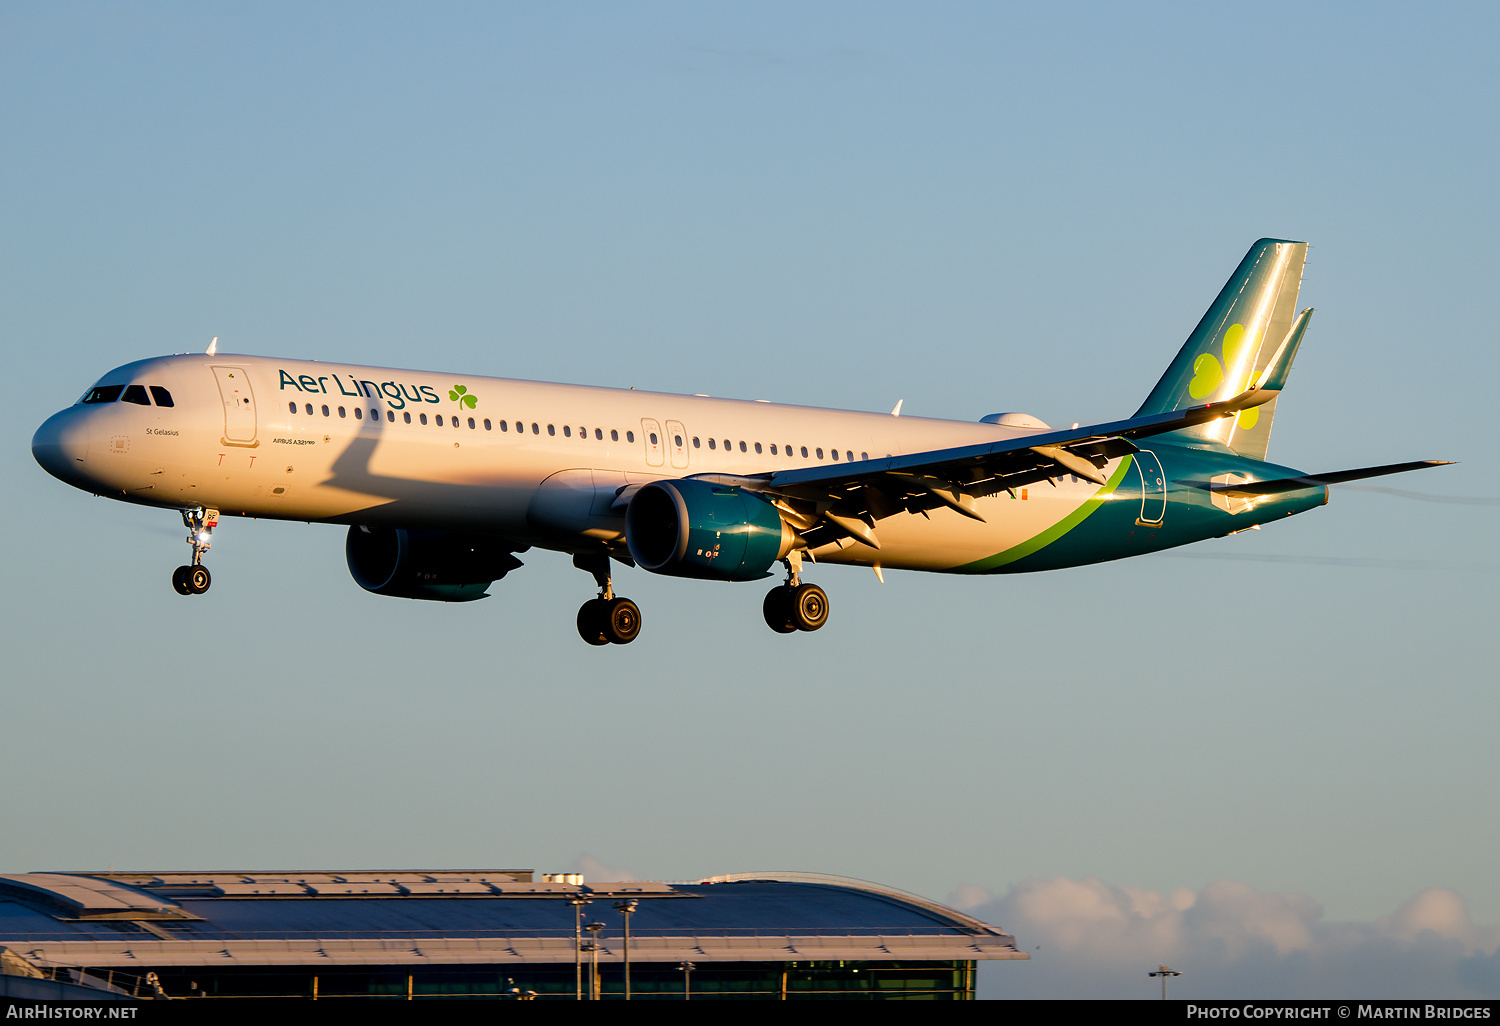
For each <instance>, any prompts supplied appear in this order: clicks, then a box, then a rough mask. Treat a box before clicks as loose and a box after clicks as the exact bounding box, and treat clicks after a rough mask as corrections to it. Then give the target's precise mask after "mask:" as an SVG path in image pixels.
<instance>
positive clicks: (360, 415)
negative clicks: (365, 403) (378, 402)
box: [354, 406, 365, 420]
mask: <svg viewBox="0 0 1500 1026" xmlns="http://www.w3.org/2000/svg"><path fill="white" fill-rule="evenodd" d="M354 419H355V420H364V419H365V411H364V410H361V409H360V408H359V407H358V406H356V407H355V408H354Z"/></svg>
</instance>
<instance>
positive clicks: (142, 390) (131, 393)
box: [120, 385, 151, 406]
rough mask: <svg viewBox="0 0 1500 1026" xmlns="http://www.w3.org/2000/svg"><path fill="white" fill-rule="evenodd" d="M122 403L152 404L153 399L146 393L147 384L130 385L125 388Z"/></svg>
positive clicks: (121, 397)
mask: <svg viewBox="0 0 1500 1026" xmlns="http://www.w3.org/2000/svg"><path fill="white" fill-rule="evenodd" d="M120 401H121V402H122V403H135V404H136V405H137V406H150V405H151V400H150V398H148V397H147V395H146V386H145V385H130V386H129V387H127V388H126V389H125V394H124V395H122V396H120Z"/></svg>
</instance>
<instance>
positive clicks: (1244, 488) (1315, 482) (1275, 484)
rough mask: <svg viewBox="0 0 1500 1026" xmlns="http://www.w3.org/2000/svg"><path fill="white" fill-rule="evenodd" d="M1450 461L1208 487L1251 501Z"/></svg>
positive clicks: (1430, 461)
mask: <svg viewBox="0 0 1500 1026" xmlns="http://www.w3.org/2000/svg"><path fill="white" fill-rule="evenodd" d="M1452 462H1453V461H1452V460H1418V461H1416V462H1415V463H1392V464H1391V465H1389V466H1386V467H1364V468H1362V469H1360V470H1337V471H1334V472H1333V473H1331V474H1307V475H1305V476H1303V477H1282V478H1277V479H1276V480H1274V481H1245V482H1242V483H1239V484H1211V485H1208V486H1207V488H1208V490H1209V491H1211V492H1217V493H1219V494H1221V495H1231V496H1234V497H1236V498H1247V499H1248V498H1253V497H1254V496H1257V495H1276V494H1278V493H1280V492H1295V491H1296V490H1297V489H1299V488H1317V487H1321V486H1323V485H1332V484H1344V483H1345V482H1346V481H1358V480H1360V479H1361V478H1366V477H1381V476H1383V475H1385V474H1404V473H1406V471H1408V470H1423V469H1426V468H1427V467H1446V466H1448V465H1450V464H1451V463H1452Z"/></svg>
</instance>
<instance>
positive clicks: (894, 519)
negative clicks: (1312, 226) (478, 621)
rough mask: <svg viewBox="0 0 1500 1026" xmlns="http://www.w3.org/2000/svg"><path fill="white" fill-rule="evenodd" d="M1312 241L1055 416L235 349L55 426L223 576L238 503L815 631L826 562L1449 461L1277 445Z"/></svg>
mask: <svg viewBox="0 0 1500 1026" xmlns="http://www.w3.org/2000/svg"><path fill="white" fill-rule="evenodd" d="M1306 256H1307V245H1306V243H1303V242H1292V241H1288V240H1284V239H1262V240H1260V241H1258V242H1256V243H1255V244H1254V245H1253V246H1251V247H1250V250H1249V252H1248V253H1247V254H1246V255H1245V258H1244V259H1243V260H1242V261H1241V262H1240V264H1239V266H1238V268H1236V270H1235V272H1234V274H1233V275H1231V276H1230V278H1229V281H1228V282H1227V283H1226V284H1225V286H1224V288H1223V289H1222V291H1220V293H1219V295H1218V298H1217V299H1215V301H1214V303H1213V305H1212V306H1210V307H1209V309H1208V312H1207V313H1205V314H1204V315H1203V318H1202V320H1201V321H1199V323H1198V326H1197V327H1196V328H1195V329H1194V330H1193V332H1192V334H1190V335H1189V336H1188V339H1187V341H1186V343H1184V345H1183V346H1182V348H1181V350H1180V351H1179V352H1178V354H1177V356H1176V358H1175V359H1174V360H1173V361H1172V362H1171V364H1170V365H1169V366H1168V367H1167V369H1166V372H1165V373H1164V374H1163V375H1162V377H1161V380H1160V381H1159V382H1158V383H1157V385H1156V387H1155V388H1153V389H1152V390H1151V393H1150V394H1149V395H1148V396H1147V397H1146V400H1145V402H1144V403H1142V404H1141V407H1140V409H1138V410H1137V411H1136V412H1135V414H1134V415H1133V416H1131V417H1129V418H1127V419H1125V420H1118V421H1110V422H1104V423H1098V424H1089V425H1086V426H1083V427H1079V426H1077V425H1074V426H1073V427H1071V428H1066V429H1056V428H1052V427H1049V426H1048V425H1047V424H1044V423H1043V422H1042V421H1040V420H1038V419H1037V418H1035V417H1032V416H1028V415H1026V414H1019V413H1002V414H991V415H990V416H987V417H984V418H982V419H981V420H980V421H979V422H978V423H969V422H961V421H951V420H938V419H930V418H922V417H910V416H902V415H901V404H900V403H897V404H896V408H895V409H893V410H892V411H891V412H890V413H889V414H880V413H862V412H852V411H842V410H831V409H817V408H809V407H799V406H788V405H778V404H773V403H770V402H766V401H764V400H754V401H744V400H734V399H719V398H710V397H708V396H696V395H693V396H688V395H671V394H665V393H657V392H643V391H636V390H634V389H620V388H602V387H591V386H580V385H563V384H548V383H540V382H532V381H519V380H511V379H504V378H489V377H475V376H471V375H461V374H443V373H433V372H426V371H402V370H390V369H385V368H375V367H363V366H352V365H346V364H327V363H319V362H314V361H307V360H288V359H279V358H272V357H262V356H231V355H227V354H219V353H218V352H217V343H218V340H217V339H215V340H214V342H213V343H212V344H210V346H209V347H208V350H207V352H206V353H203V354H197V355H176V356H164V357H158V358H154V359H146V360H140V361H137V362H135V363H128V364H125V365H124V366H122V367H117V368H116V369H114V370H112V371H110V372H108V373H107V374H105V375H104V376H103V377H101V378H100V379H99V380H98V381H97V382H96V383H95V384H94V385H92V386H91V387H90V388H89V389H88V390H87V391H86V392H84V394H83V396H82V397H81V398H80V399H79V400H78V401H77V402H76V403H75V404H74V405H72V406H70V407H68V408H67V409H64V410H62V411H61V412H59V413H56V414H54V415H53V416H52V417H50V418H49V419H48V420H47V421H46V422H45V423H44V424H42V426H41V427H40V428H39V429H38V430H37V432H36V435H35V437H34V438H33V439H32V446H31V448H32V453H33V455H34V456H35V458H36V460H37V462H38V463H39V464H41V466H42V467H43V468H44V469H45V470H46V471H47V472H48V473H50V474H52V475H53V476H54V477H57V478H59V479H60V480H62V481H64V482H66V483H68V484H70V485H73V486H74V487H77V488H80V489H83V490H84V491H88V492H92V493H94V494H96V495H104V496H108V497H110V498H113V499H119V500H121V501H124V502H134V503H140V504H144V505H148V506H156V507H160V508H163V509H175V510H177V511H179V512H180V513H181V516H182V520H183V523H184V525H185V526H186V527H187V529H188V536H187V542H188V545H189V546H190V549H191V553H192V556H191V561H190V562H189V563H187V564H184V565H182V566H179V567H178V568H177V569H176V571H174V573H173V575H172V584H173V586H174V587H175V588H176V590H177V591H178V592H179V593H181V594H183V595H201V594H203V593H204V592H206V591H207V590H208V588H209V585H210V583H211V576H210V574H209V571H208V568H207V567H206V566H204V565H203V556H204V553H205V552H207V551H208V549H209V547H210V545H211V538H212V533H213V531H214V529H215V527H217V526H218V523H219V520H220V517H221V516H224V515H229V516H242V517H266V518H272V519H281V520H303V521H309V522H316V523H327V524H339V525H346V526H347V527H348V533H347V537H346V541H345V555H346V558H347V562H348V566H349V571H350V574H351V575H352V576H353V578H354V580H355V582H356V583H358V584H359V586H360V587H361V588H364V589H365V590H366V591H370V592H374V593H376V594H379V595H389V596H396V597H402V598H409V599H426V600H436V601H443V602H468V601H473V600H475V599H480V598H484V597H486V595H487V593H488V590H489V588H490V587H491V586H492V585H493V584H494V583H495V582H496V581H499V580H500V579H502V578H503V577H505V576H506V575H507V574H509V573H510V572H511V571H513V570H515V569H516V568H517V567H519V566H521V561H520V560H519V559H517V558H516V556H517V554H518V553H524V552H526V551H527V550H528V549H530V548H531V547H533V546H535V547H539V548H543V549H550V550H556V551H561V552H566V553H570V554H571V555H572V556H573V564H574V565H575V566H576V567H578V568H579V569H581V570H584V571H586V572H588V573H590V574H592V575H593V577H594V580H595V583H596V584H597V586H598V588H599V592H598V595H597V597H595V598H592V599H590V600H588V601H587V602H585V603H584V604H583V606H582V607H581V608H580V609H579V611H578V616H577V625H578V632H579V634H580V635H581V636H582V637H583V639H584V640H585V641H587V642H588V643H589V644H592V645H606V644H611V643H613V644H627V643H629V642H631V641H633V640H634V639H635V638H636V637H637V636H638V635H639V633H640V629H641V613H640V609H639V608H638V607H637V606H636V604H635V603H634V602H632V601H630V600H629V599H628V598H624V597H621V596H618V595H616V594H615V592H614V588H613V583H612V573H611V567H612V564H613V563H615V562H618V563H622V564H625V565H628V566H636V567H640V568H642V569H644V570H647V571H650V572H652V573H657V574H665V575H669V576H675V577H688V578H699V579H707V580H717V581H754V580H761V579H764V578H767V577H771V576H773V572H772V568H773V567H774V566H775V565H776V564H778V563H779V564H781V566H782V567H783V568H784V570H785V574H786V577H785V580H784V582H783V583H782V584H780V585H778V586H776V587H773V588H772V589H771V591H770V592H769V593H768V594H767V595H766V597H765V601H764V603H763V612H764V616H765V620H766V624H767V625H768V626H769V627H770V628H771V629H772V630H774V631H777V632H778V633H783V634H789V633H792V632H794V631H815V630H818V629H819V628H821V627H822V626H823V625H824V624H825V623H826V622H827V619H828V614H829V602H828V596H827V593H826V592H824V590H823V589H822V588H820V587H818V586H817V585H816V584H813V583H811V582H807V581H804V580H802V575H803V573H804V571H805V570H806V569H807V566H808V564H809V563H811V564H823V563H835V564H848V565H857V566H865V567H870V568H872V569H873V570H874V571H875V573H876V575H877V576H879V577H880V578H881V580H884V576H883V571H884V570H887V569H903V570H924V571H932V572H936V573H949V574H1001V573H1021V572H1029V571H1040V570H1054V569H1059V568H1062V567H1070V566H1079V565H1083V564H1087V563H1096V562H1102V561H1105V560H1113V559H1120V558H1123V557H1126V556H1135V555H1141V554H1144V553H1149V552H1157V551H1160V550H1162V549H1166V548H1170V547H1173V546H1177V545H1185V544H1187V543H1189V542H1195V541H1200V540H1203V539H1207V538H1217V537H1222V536H1225V535H1229V534H1234V533H1236V532H1239V531H1243V530H1246V529H1248V528H1259V527H1260V526H1261V525H1262V524H1265V523H1269V522H1272V521H1275V520H1280V519H1281V518H1283V517H1287V516H1291V515H1293V514H1295V513H1302V512H1305V511H1307V510H1309V509H1313V508H1314V507H1317V506H1322V505H1324V504H1325V503H1326V502H1327V501H1328V486H1329V485H1331V484H1338V483H1341V482H1345V481H1353V480H1357V479H1360V478H1367V477H1375V476H1378V475H1382V474H1394V473H1401V472H1404V471H1409V470H1417V469H1421V468H1425V467H1432V466H1439V465H1442V464H1443V463H1445V462H1447V461H1441V460H1423V461H1418V462H1412V463H1398V464H1391V465H1386V466H1378V467H1366V468H1362V469H1358V470H1345V471H1338V472H1335V473H1324V474H1306V473H1303V472H1301V471H1298V470H1294V469H1292V468H1289V467H1284V466H1279V465H1277V464H1274V463H1268V462H1266V461H1265V456H1266V449H1267V444H1268V442H1269V438H1270V432H1271V424H1272V419H1273V418H1274V416H1275V412H1276V404H1277V400H1278V397H1279V396H1280V394H1281V391H1282V389H1283V388H1284V387H1285V385H1286V383H1287V378H1288V375H1289V373H1290V371H1291V367H1292V361H1293V359H1294V358H1295V356H1296V354H1297V350H1298V347H1299V346H1300V345H1301V343H1302V339H1303V336H1304V335H1305V334H1306V332H1307V327H1308V323H1309V321H1310V319H1311V317H1312V309H1311V308H1308V309H1306V310H1303V311H1302V312H1301V313H1296V307H1297V295H1298V292H1299V290H1300V287H1301V281H1302V271H1303V265H1304V263H1305V260H1306Z"/></svg>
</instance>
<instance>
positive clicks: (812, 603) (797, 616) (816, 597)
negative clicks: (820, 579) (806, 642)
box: [791, 584, 828, 631]
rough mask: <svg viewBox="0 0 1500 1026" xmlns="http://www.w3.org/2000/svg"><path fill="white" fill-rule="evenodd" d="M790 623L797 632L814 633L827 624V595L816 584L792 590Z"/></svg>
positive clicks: (802, 585)
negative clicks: (794, 626)
mask: <svg viewBox="0 0 1500 1026" xmlns="http://www.w3.org/2000/svg"><path fill="white" fill-rule="evenodd" d="M791 598H792V601H791V607H792V623H794V624H795V625H796V627H797V629H798V630H799V631H815V630H817V629H818V628H819V627H821V626H823V625H824V624H825V623H827V622H828V593H827V592H825V591H824V590H823V589H822V588H820V587H818V586H817V585H816V584H799V585H797V586H796V587H795V588H793V589H792V596H791Z"/></svg>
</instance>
